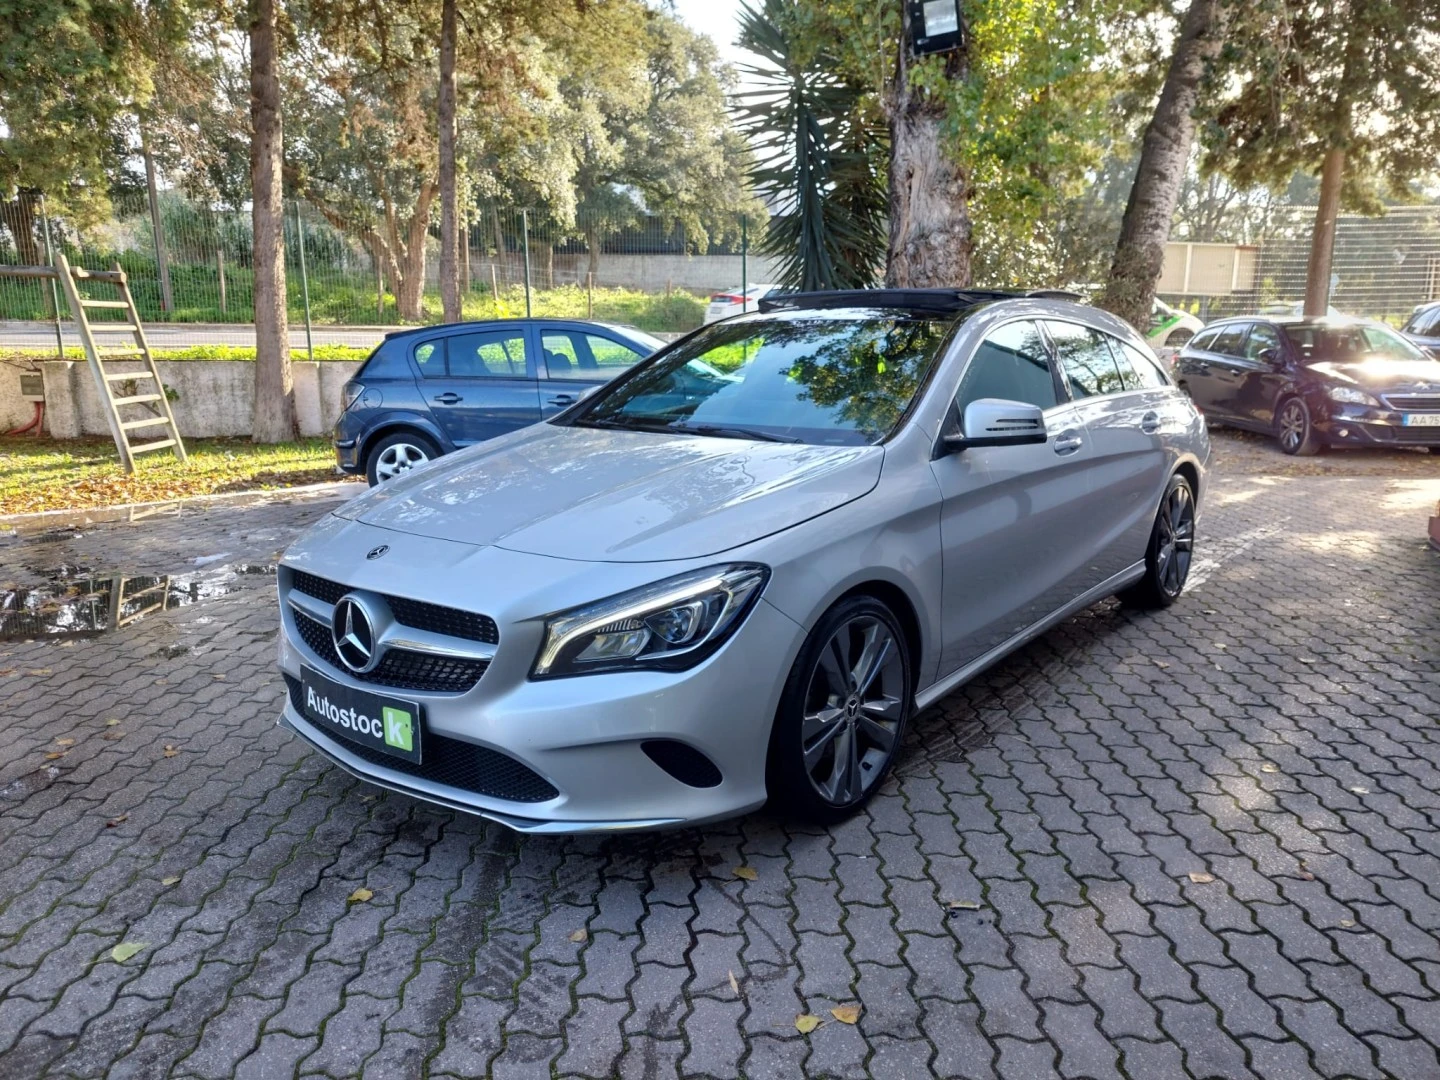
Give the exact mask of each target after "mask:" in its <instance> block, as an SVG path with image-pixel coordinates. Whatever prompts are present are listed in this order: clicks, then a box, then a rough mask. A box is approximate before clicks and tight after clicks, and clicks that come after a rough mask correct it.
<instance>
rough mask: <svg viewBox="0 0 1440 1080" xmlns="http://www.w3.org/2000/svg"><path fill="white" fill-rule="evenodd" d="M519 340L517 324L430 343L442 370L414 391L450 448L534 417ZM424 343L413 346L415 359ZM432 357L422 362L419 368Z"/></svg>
mask: <svg viewBox="0 0 1440 1080" xmlns="http://www.w3.org/2000/svg"><path fill="white" fill-rule="evenodd" d="M525 338H526V330H525V328H524V327H523V326H521V327H513V326H512V327H505V328H497V329H494V330H478V331H473V332H470V333H464V334H450V335H448V336H446V337H443V338H438V339H435V341H434V342H433V344H435V345H436V346H439V347H442V348H443V349H444V352H445V374H444V375H443V376H440V375H438V374H437V375H435V376H429V377H425V378H423V379H422V380H421V383H420V389H421V390H422V391H423V392H424V394H425V401H426V404H428V405H429V406H430V412H431V415H433V416H434V417H435V421H436V423H438V424H439V425H440V427H441V428H442V429H443V430H444V432H445V434H446V435H448V436H449V437H450V441H451V442H453V443H454V444H455V445H456V446H469V445H470V444H471V443H477V442H483V441H484V440H485V439H493V438H494V437H495V436H496V435H503V434H505V432H507V431H514V430H515V429H516V428H522V427H525V426H526V425H527V424H534V423H537V422H538V421H539V420H540V389H539V386H538V385H537V383H536V378H535V365H534V361H533V359H532V358H531V357H530V355H529V354H530V351H531V350H530V349H529V348H527V346H526V340H525ZM429 344H431V343H430V342H427V343H426V345H429ZM425 347H426V346H425V345H421V346H417V348H416V356H417V358H418V357H419V354H420V350H421V349H423V348H425ZM434 360H435V358H434V357H431V358H430V359H428V360H427V361H425V363H423V364H422V365H421V370H422V372H423V371H424V370H425V368H426V367H428V366H429V365H430V364H432V363H434Z"/></svg>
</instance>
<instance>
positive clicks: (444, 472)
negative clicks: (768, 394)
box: [339, 424, 885, 562]
mask: <svg viewBox="0 0 1440 1080" xmlns="http://www.w3.org/2000/svg"><path fill="white" fill-rule="evenodd" d="M884 456H885V452H884V450H883V449H882V448H881V447H878V446H809V445H804V444H798V443H796V444H792V443H768V442H751V441H748V440H741V439H721V438H710V437H703V436H700V437H697V436H686V435H664V434H653V433H645V432H633V431H602V430H596V429H593V428H579V427H561V426H556V425H551V424H537V425H535V426H533V427H529V428H525V429H524V430H522V431H518V432H515V433H513V434H511V435H506V436H502V437H501V438H499V439H495V440H492V441H490V442H487V443H481V444H480V445H478V446H473V447H470V448H469V449H466V450H462V451H461V452H459V453H457V454H452V455H449V456H448V457H443V458H441V459H439V460H438V461H436V462H434V463H433V464H431V465H429V466H426V467H425V468H424V469H421V470H419V471H418V472H416V473H415V474H414V475H413V476H407V477H402V478H399V479H396V480H392V481H389V482H388V483H386V484H383V485H381V486H380V487H377V488H372V489H371V490H370V491H369V492H367V493H366V494H364V495H361V496H360V497H359V498H357V499H354V500H352V501H351V502H350V503H349V504H347V505H346V506H345V507H344V508H342V509H341V510H340V511H339V513H340V514H341V515H342V516H344V517H347V518H357V519H359V520H360V521H363V522H365V523H367V524H370V525H376V526H379V527H380V528H385V529H395V530H398V531H400V532H405V533H415V534H418V535H421V536H431V537H437V538H439V539H444V540H456V541H460V542H462V543H469V544H476V545H482V546H486V545H493V546H495V547H500V548H505V549H508V550H511V551H521V552H528V553H530V554H534V555H549V556H552V557H555V558H561V559H583V560H591V561H603V562H655V561H664V560H672V559H691V558H700V557H703V556H706V555H713V554H715V553H717V552H721V551H726V550H728V549H730V548H733V547H738V546H739V545H741V544H745V543H748V542H750V541H752V540H758V539H760V538H761V537H763V536H768V535H770V534H771V533H775V532H779V531H780V530H782V529H788V528H790V527H791V526H793V525H798V524H800V523H801V522H802V521H806V520H808V519H810V518H812V517H815V516H816V515H819V514H823V513H825V512H826V511H828V510H833V509H835V508H836V507H838V506H842V505H844V504H845V503H847V502H850V501H852V500H854V499H858V498H860V497H861V496H862V495H864V494H865V493H866V492H868V491H870V490H871V489H872V488H873V487H874V486H875V484H876V482H877V481H878V480H879V477H880V465H881V462H882V461H883V459H884Z"/></svg>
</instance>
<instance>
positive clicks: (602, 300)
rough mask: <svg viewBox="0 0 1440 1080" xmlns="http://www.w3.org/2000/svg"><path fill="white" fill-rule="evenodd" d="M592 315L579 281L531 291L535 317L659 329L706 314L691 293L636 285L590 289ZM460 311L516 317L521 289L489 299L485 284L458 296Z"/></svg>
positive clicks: (521, 311)
mask: <svg viewBox="0 0 1440 1080" xmlns="http://www.w3.org/2000/svg"><path fill="white" fill-rule="evenodd" d="M594 297H595V309H594V314H593V315H589V314H588V312H589V296H588V294H587V293H586V291H585V289H584V288H582V287H581V286H579V285H557V286H556V287H555V288H553V289H534V290H532V291H531V293H530V313H531V314H532V315H534V316H536V317H537V318H550V319H584V318H593V319H595V320H596V321H598V322H613V323H623V324H624V325H626V326H634V327H636V328H638V329H640V330H651V331H659V332H662V333H670V332H684V331H688V330H694V329H695V328H696V327H697V326H699V325H700V323H701V322H702V321H703V320H704V318H705V304H706V301H705V300H704V299H702V298H701V297H698V296H696V295H695V294H693V293H688V292H680V291H676V292H672V293H670V295H668V296H666V295H665V294H664V293H646V292H640V291H639V290H638V289H600V288H597V289H596V290H595V293H594ZM461 312H462V314H463V315H464V316H465V318H467V319H496V318H499V319H517V318H522V317H523V316H524V315H525V287H524V286H523V285H514V286H511V287H510V288H502V289H501V290H500V292H499V294H498V295H497V296H496V297H494V298H492V297H491V295H490V290H489V289H488V288H487V289H485V290H483V291H480V292H471V293H468V294H466V295H465V296H463V297H462V298H461Z"/></svg>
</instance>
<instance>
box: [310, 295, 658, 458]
mask: <svg viewBox="0 0 1440 1080" xmlns="http://www.w3.org/2000/svg"><path fill="white" fill-rule="evenodd" d="M664 344H665V343H664V342H662V341H660V340H659V339H658V338H654V337H651V336H650V335H649V334H646V333H644V332H643V331H640V330H636V329H633V328H632V327H628V326H613V325H611V324H609V323H597V322H586V321H583V320H567V319H499V320H494V321H487V322H468V323H452V324H449V325H446V326H426V327H420V328H418V329H414V330H397V331H395V332H394V333H391V334H387V335H386V336H385V340H384V341H382V342H381V343H380V344H379V345H378V346H376V348H375V351H374V352H373V353H371V354H370V358H369V359H368V360H366V361H365V364H364V366H362V367H361V368H360V370H359V371H358V372H357V373H356V375H355V378H353V379H351V380H350V381H349V382H347V383H346V384H345V389H344V411H343V412H342V413H341V414H340V419H339V420H338V421H337V422H336V424H335V457H336V460H337V461H338V462H339V465H340V469H341V471H342V472H347V473H358V472H364V474H365V476H366V478H367V479H368V480H369V481H370V483H371V484H378V483H381V482H382V481H384V480H388V479H390V478H391V477H392V476H397V475H399V474H400V473H402V472H406V471H407V470H409V469H413V468H414V467H415V466H417V465H421V464H423V463H424V462H427V461H430V460H431V459H433V458H436V457H439V456H440V455H441V454H448V453H450V451H452V450H458V449H459V448H460V447H462V446H469V445H470V444H471V443H477V442H483V441H484V440H486V439H492V438H494V437H495V436H496V435H503V434H504V433H505V432H507V431H514V430H515V429H516V428H522V427H525V426H526V425H528V424H535V423H539V422H540V421H541V420H543V419H545V418H546V417H549V416H553V415H554V414H555V413H558V412H560V411H561V410H562V409H565V408H567V407H569V406H570V405H572V404H574V403H575V402H576V401H577V400H578V399H579V397H580V395H581V394H583V393H584V392H585V391H586V390H587V389H589V388H591V387H593V386H595V385H597V384H599V383H602V382H605V381H607V380H609V379H611V378H613V377H614V376H616V375H618V374H620V373H621V372H622V371H625V370H626V369H628V368H629V367H631V366H632V365H633V364H635V363H636V362H637V361H640V360H643V359H644V358H645V357H647V356H649V355H650V354H651V353H653V352H655V351H656V350H657V349H659V348H661V347H662V346H663V345H664Z"/></svg>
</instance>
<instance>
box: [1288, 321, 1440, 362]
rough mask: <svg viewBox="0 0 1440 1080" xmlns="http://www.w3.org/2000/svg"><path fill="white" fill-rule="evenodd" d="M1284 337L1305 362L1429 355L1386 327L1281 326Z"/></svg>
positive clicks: (1391, 358) (1416, 357)
mask: <svg viewBox="0 0 1440 1080" xmlns="http://www.w3.org/2000/svg"><path fill="white" fill-rule="evenodd" d="M1285 336H1286V337H1288V338H1289V339H1290V340H1291V342H1293V343H1294V345H1295V347H1296V348H1298V349H1299V350H1300V356H1301V359H1302V360H1303V361H1304V362H1305V363H1307V364H1308V363H1312V362H1313V363H1318V362H1319V361H1321V360H1339V361H1348V362H1353V361H1356V360H1364V359H1366V358H1368V357H1377V358H1381V359H1385V360H1428V359H1430V357H1428V356H1426V355H1425V353H1423V352H1421V351H1420V350H1419V349H1417V348H1416V347H1415V346H1414V345H1411V344H1410V342H1408V341H1406V340H1405V339H1404V338H1403V337H1401V336H1400V335H1399V334H1397V333H1396V332H1395V331H1394V330H1391V329H1390V328H1389V327H1388V326H1370V325H1365V324H1359V325H1355V326H1324V325H1321V324H1318V323H1312V324H1305V323H1302V324H1300V325H1298V326H1287V327H1285Z"/></svg>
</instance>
